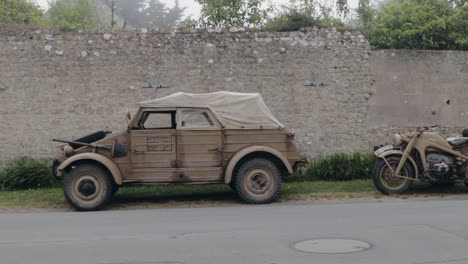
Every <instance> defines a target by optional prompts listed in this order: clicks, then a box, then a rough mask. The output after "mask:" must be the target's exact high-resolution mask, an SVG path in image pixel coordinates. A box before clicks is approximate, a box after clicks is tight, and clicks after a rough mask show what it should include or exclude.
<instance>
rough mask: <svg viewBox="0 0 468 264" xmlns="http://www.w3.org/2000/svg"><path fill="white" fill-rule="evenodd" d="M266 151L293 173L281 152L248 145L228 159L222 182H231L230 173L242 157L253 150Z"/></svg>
mask: <svg viewBox="0 0 468 264" xmlns="http://www.w3.org/2000/svg"><path fill="white" fill-rule="evenodd" d="M259 151H260V152H268V153H270V154H272V155H274V156H276V157H277V158H279V159H280V160H281V161H282V162H283V164H284V166H285V167H286V169H287V170H288V173H290V174H292V173H293V169H292V167H291V164H289V161H288V159H286V158H285V157H284V155H283V154H281V152H279V151H277V150H276V149H273V148H270V147H265V146H250V147H247V148H244V149H242V150H240V151H238V152H237V153H236V154H235V155H234V156H233V157H232V158H231V160H230V161H229V163H228V165H227V167H226V172H225V176H224V182H225V183H230V182H231V179H232V173H233V171H234V168H235V167H236V165H237V163H238V162H239V161H240V160H241V159H242V158H243V157H245V156H246V155H248V154H250V153H253V152H259Z"/></svg>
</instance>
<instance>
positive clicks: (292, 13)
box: [264, 0, 345, 32]
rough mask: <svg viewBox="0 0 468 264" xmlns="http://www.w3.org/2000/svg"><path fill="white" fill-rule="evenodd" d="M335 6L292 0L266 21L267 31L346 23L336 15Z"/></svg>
mask: <svg viewBox="0 0 468 264" xmlns="http://www.w3.org/2000/svg"><path fill="white" fill-rule="evenodd" d="M333 10H334V7H333V6H327V5H323V4H320V3H318V2H316V1H314V0H290V2H289V4H288V5H283V6H281V7H280V8H279V10H276V14H275V15H274V16H272V17H270V18H269V19H267V22H266V23H265V26H264V28H265V30H267V31H280V32H281V31H297V30H299V29H300V28H301V27H313V26H318V27H330V26H333V27H337V28H344V27H345V24H344V23H343V22H342V21H341V20H340V19H338V18H336V17H334V13H333Z"/></svg>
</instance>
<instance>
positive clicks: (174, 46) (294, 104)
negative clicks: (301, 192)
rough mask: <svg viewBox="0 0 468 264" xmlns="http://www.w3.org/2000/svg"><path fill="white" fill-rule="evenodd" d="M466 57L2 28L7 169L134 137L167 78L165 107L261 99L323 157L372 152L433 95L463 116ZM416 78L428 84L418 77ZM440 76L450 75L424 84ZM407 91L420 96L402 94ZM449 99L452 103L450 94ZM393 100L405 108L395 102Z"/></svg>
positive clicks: (320, 32)
mask: <svg viewBox="0 0 468 264" xmlns="http://www.w3.org/2000/svg"><path fill="white" fill-rule="evenodd" d="M371 54H372V56H370V55H371ZM427 54H435V55H427ZM437 54H439V55H437ZM466 54H467V52H439V53H438V52H413V53H411V52H398V51H371V49H370V46H369V43H368V42H367V41H366V40H365V39H364V37H363V36H362V35H361V34H359V33H357V32H355V33H350V32H344V33H341V32H337V31H336V30H334V29H330V30H325V29H316V28H313V29H306V30H303V31H300V32H287V33H264V32H256V31H248V30H244V29H242V28H231V29H209V30H189V29H178V30H149V31H148V30H145V29H143V30H138V31H136V30H135V31H119V32H114V33H109V32H59V31H54V30H50V29H34V28H0V116H1V117H0V142H1V143H0V144H1V149H0V160H6V159H10V158H13V157H17V156H22V155H28V156H34V157H50V156H52V155H54V154H55V153H56V151H57V149H56V148H55V146H57V144H55V143H53V142H51V139H52V138H63V139H72V138H73V137H77V136H81V135H84V134H87V133H90V132H93V131H96V130H102V129H110V130H113V131H118V130H122V129H125V127H126V119H125V114H126V112H127V111H129V110H130V111H134V110H135V109H136V108H135V104H136V103H137V102H140V101H143V100H147V99H150V96H151V91H150V89H143V88H141V87H143V86H144V85H145V84H146V81H151V80H153V78H154V73H155V72H161V73H162V78H161V81H162V83H163V84H169V85H171V88H169V89H161V90H160V91H159V93H158V97H161V96H165V95H168V94H171V93H174V92H177V91H184V92H213V91H221V90H227V91H235V92H259V93H261V94H262V96H263V98H264V100H265V101H266V103H267V105H268V106H269V107H270V108H271V110H272V112H273V113H274V114H275V115H276V116H277V118H278V119H279V120H280V121H281V122H282V123H284V124H285V125H286V126H287V127H288V128H289V129H290V130H292V131H294V132H296V139H297V141H298V143H299V147H300V148H301V150H302V151H303V152H304V153H305V154H307V155H309V156H311V157H315V156H317V155H325V154H329V153H335V152H349V151H367V150H369V148H370V147H371V146H372V145H373V144H376V143H381V141H382V140H385V139H384V138H383V137H386V136H387V135H388V134H390V133H391V132H393V131H394V130H395V129H397V127H399V126H410V123H411V122H408V123H406V124H404V123H402V122H400V121H401V119H399V118H404V116H405V113H404V112H402V110H401V107H404V106H407V105H413V104H416V105H418V103H414V102H420V105H425V101H424V100H425V99H424V98H422V99H420V98H419V97H418V96H416V95H417V94H418V93H423V94H424V93H426V91H431V93H432V96H433V97H431V98H434V100H438V97H437V96H438V94H439V93H440V95H441V97H440V98H442V97H443V101H446V100H448V99H450V100H453V101H451V102H453V103H452V104H451V105H450V107H455V105H460V108H457V110H453V111H452V110H451V111H452V112H450V113H452V114H453V115H455V116H460V115H461V113H459V112H460V111H461V109H462V108H463V107H462V106H461V105H462V103H461V102H462V100H463V99H462V98H463V96H465V97H466V96H468V92H466V91H464V90H463V89H465V90H466V89H467V88H468V87H467V82H466V72H467V70H466V57H467V55H466ZM441 62H443V63H441ZM400 63H401V66H400ZM434 64H438V65H440V68H438V67H436V66H435V65H434ZM415 65H419V66H418V67H415ZM424 65H428V67H427V68H425V67H424ZM442 69H443V70H442ZM413 70H414V71H415V72H418V74H416V75H414V76H413V75H412V73H411V71H413ZM452 70H453V71H455V72H456V73H453V71H452ZM312 72H317V73H318V77H319V78H320V81H324V82H328V83H330V84H331V85H330V86H326V87H322V88H320V93H321V98H319V97H318V95H317V92H316V90H315V88H312V87H310V86H307V87H306V86H304V83H305V82H307V81H311V78H312ZM445 73H450V74H451V75H447V76H445ZM392 74H393V75H392ZM434 75H438V76H441V77H438V78H439V79H437V80H438V81H434V80H433V79H424V78H430V77H428V76H434ZM394 76H397V77H394ZM402 76H404V77H405V78H406V80H413V81H412V83H413V84H417V85H419V82H418V81H417V80H419V79H421V78H423V79H424V80H425V82H426V83H427V84H428V85H433V86H431V88H422V87H423V86H421V85H419V86H417V87H419V88H418V89H419V90H417V93H413V92H412V90H411V89H413V88H412V87H413V86H414V85H412V84H408V83H407V82H405V81H402V80H401V79H399V78H401V77H402ZM444 78H446V79H444ZM445 81H447V83H450V84H449V85H447V86H446V88H444V89H446V90H444V91H446V92H445V93H444V92H439V90H438V88H439V86H440V85H441V84H444V83H445ZM405 85H407V86H405ZM402 87H407V88H402ZM415 87H416V86H415ZM424 87H425V86H424ZM402 89H403V90H402ZM404 89H409V90H408V93H407V94H408V96H409V95H411V96H409V97H406V95H402V93H403V92H404V91H407V90H404ZM425 89H431V90H425ZM448 91H450V92H448ZM457 91H458V92H459V93H460V94H462V95H463V96H457ZM447 93H450V98H449V97H447V96H442V95H445V94H447ZM388 94H390V95H391V96H390V97H388V98H389V100H393V101H387V100H386V98H387V95H388ZM399 96H400V97H399ZM403 97H404V98H403ZM405 98H406V99H405ZM405 100H407V102H406V103H405ZM415 100H416V101H415ZM418 100H420V101H418ZM439 101H440V100H439ZM439 101H437V102H438V103H440V102H439ZM390 102H396V103H397V104H395V105H393V104H392V103H390ZM431 102H432V101H431ZM416 108H417V109H416ZM416 108H414V107H413V108H411V107H409V108H407V109H408V110H409V111H410V113H412V114H411V115H414V118H413V119H411V120H420V119H419V118H417V117H419V116H416V115H415V113H416V111H419V110H418V109H422V108H424V107H422V106H421V107H419V108H418V107H416ZM395 109H396V110H395ZM415 109H416V110H415ZM424 109H425V108H424ZM459 109H460V111H459ZM395 111H397V112H395ZM398 111H399V112H398ZM463 111H464V112H463ZM463 111H462V112H463V115H461V116H462V117H463V118H465V119H466V118H468V110H463ZM395 113H397V114H395ZM395 115H396V116H397V117H395ZM450 117H452V116H450ZM440 120H446V119H440ZM454 120H456V119H454ZM463 120H464V119H463ZM387 121H388V122H387ZM466 121H468V120H466ZM455 123H457V122H452V121H450V122H449V121H447V123H444V125H447V126H453V125H454V124H455ZM457 124H458V123H457ZM467 125H468V122H467Z"/></svg>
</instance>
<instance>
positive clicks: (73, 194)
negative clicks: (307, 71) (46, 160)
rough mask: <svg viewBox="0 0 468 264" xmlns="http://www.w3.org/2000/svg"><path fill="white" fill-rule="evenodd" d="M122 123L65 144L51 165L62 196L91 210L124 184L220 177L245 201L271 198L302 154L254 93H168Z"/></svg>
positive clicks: (143, 105)
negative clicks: (119, 128)
mask: <svg viewBox="0 0 468 264" xmlns="http://www.w3.org/2000/svg"><path fill="white" fill-rule="evenodd" d="M128 118H129V120H130V121H129V125H128V128H127V130H125V131H122V132H119V133H114V134H112V133H110V132H109V131H99V132H96V133H93V134H91V135H88V136H85V137H82V138H80V139H76V140H74V141H64V140H56V141H60V142H65V143H67V144H66V145H63V146H62V150H63V151H62V154H61V155H60V156H59V157H58V158H57V159H55V160H54V162H53V171H54V175H55V176H56V177H57V178H60V177H63V176H64V175H66V177H65V179H64V193H65V198H66V200H67V201H68V203H69V204H70V205H71V206H72V207H74V208H75V209H77V210H98V209H100V208H102V207H103V206H105V205H106V204H108V203H109V202H110V201H111V199H112V197H113V195H114V194H115V192H116V191H117V190H118V188H119V187H120V186H121V185H124V184H207V183H226V184H229V185H230V186H231V187H232V189H234V190H235V191H236V192H237V194H238V195H239V197H240V198H241V199H242V200H243V201H244V202H246V203H253V204H261V203H270V202H272V201H274V200H275V199H276V198H277V196H278V193H279V190H280V186H281V181H282V178H284V177H287V176H289V175H291V174H292V173H293V171H294V169H296V168H298V167H300V166H302V165H304V163H305V162H306V160H305V159H304V158H303V157H302V155H301V154H300V153H299V151H298V150H297V148H296V146H295V144H294V142H293V139H294V134H292V133H289V132H288V131H287V130H286V129H285V128H284V126H283V125H282V124H281V123H280V122H279V121H278V120H277V119H276V118H275V117H274V116H273V115H272V113H271V112H270V110H269V109H268V107H267V106H266V105H265V103H264V102H263V100H262V97H261V96H260V94H256V93H231V92H216V93H207V94H189V93H175V94H172V95H170V96H167V97H164V98H160V99H154V100H150V101H145V102H142V103H140V104H139V110H138V111H137V113H136V114H135V115H134V117H133V118H131V117H130V116H129V117H128Z"/></svg>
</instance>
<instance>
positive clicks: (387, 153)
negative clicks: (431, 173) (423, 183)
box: [377, 149, 419, 179]
mask: <svg viewBox="0 0 468 264" xmlns="http://www.w3.org/2000/svg"><path fill="white" fill-rule="evenodd" d="M390 155H399V156H403V151H401V150H397V149H393V150H387V151H384V152H382V153H380V154H379V155H378V156H377V158H379V159H383V158H385V157H387V156H390ZM408 160H409V161H410V162H411V164H412V165H413V168H414V178H415V179H418V178H419V170H418V166H417V165H416V161H414V159H413V157H411V156H410V155H408Z"/></svg>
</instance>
